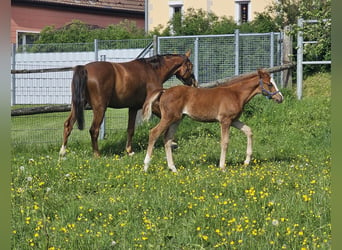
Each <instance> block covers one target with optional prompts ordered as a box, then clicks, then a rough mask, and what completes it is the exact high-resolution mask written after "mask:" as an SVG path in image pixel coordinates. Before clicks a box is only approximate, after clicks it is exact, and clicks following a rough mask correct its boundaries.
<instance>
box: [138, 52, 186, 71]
mask: <svg viewBox="0 0 342 250" xmlns="http://www.w3.org/2000/svg"><path fill="white" fill-rule="evenodd" d="M171 56H183V55H178V54H164V55H155V56H151V57H148V58H139V59H137V60H138V61H139V62H141V63H145V64H150V65H151V66H152V68H153V69H158V68H160V67H162V66H163V65H164V64H165V60H164V58H165V57H171Z"/></svg>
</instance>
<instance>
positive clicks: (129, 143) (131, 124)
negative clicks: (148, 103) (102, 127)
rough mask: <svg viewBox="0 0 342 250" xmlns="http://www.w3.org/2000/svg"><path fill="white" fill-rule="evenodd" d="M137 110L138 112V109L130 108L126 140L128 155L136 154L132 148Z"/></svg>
mask: <svg viewBox="0 0 342 250" xmlns="http://www.w3.org/2000/svg"><path fill="white" fill-rule="evenodd" d="M137 112H138V110H137V109H134V108H129V109H128V125H127V142H126V152H127V154H128V155H133V154H134V152H133V150H132V138H133V135H134V129H135V120H136V117H137Z"/></svg>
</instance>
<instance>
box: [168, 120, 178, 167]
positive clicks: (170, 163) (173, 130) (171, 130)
mask: <svg viewBox="0 0 342 250" xmlns="http://www.w3.org/2000/svg"><path fill="white" fill-rule="evenodd" d="M179 123H180V121H178V122H176V123H173V124H172V125H171V126H170V127H169V128H168V129H167V130H166V132H165V136H164V146H165V153H166V159H167V165H168V167H169V169H171V171H172V172H177V169H176V167H175V164H174V162H173V158H172V142H173V138H174V135H175V133H176V131H177V127H178V125H179Z"/></svg>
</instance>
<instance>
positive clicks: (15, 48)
mask: <svg viewBox="0 0 342 250" xmlns="http://www.w3.org/2000/svg"><path fill="white" fill-rule="evenodd" d="M16 53H17V45H16V44H15V43H14V44H12V58H11V59H12V69H16V67H15V66H16V65H15V64H16V60H15V57H16ZM15 80H16V79H15V74H12V98H11V99H12V100H11V105H15V104H16V98H15V96H16V94H15V90H16V84H15Z"/></svg>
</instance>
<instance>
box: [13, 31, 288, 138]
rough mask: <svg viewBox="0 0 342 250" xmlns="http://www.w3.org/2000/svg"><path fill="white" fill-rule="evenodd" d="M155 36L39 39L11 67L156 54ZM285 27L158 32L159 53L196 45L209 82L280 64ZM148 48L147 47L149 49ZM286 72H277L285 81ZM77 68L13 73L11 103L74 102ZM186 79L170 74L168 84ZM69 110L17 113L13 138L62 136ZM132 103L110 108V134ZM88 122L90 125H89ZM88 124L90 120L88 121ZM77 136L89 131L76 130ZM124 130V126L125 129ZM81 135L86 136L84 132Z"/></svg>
mask: <svg viewBox="0 0 342 250" xmlns="http://www.w3.org/2000/svg"><path fill="white" fill-rule="evenodd" d="M151 42H152V39H134V40H133V39H132V40H115V41H95V42H94V43H88V44H48V45H45V46H44V45H34V46H31V47H26V48H21V50H20V51H15V54H14V55H13V57H12V69H17V70H18V69H42V68H55V67H72V66H75V65H80V64H86V63H88V62H92V61H96V60H105V61H111V62H127V61H130V60H133V59H135V58H136V57H137V56H138V55H141V53H142V52H147V53H144V56H145V57H149V56H152V55H153V51H152V49H150V46H149V45H150V44H151ZM280 43H281V34H280V33H262V34H259V33H258V34H240V33H239V32H235V34H227V35H201V36H179V37H158V42H157V43H156V44H157V46H158V50H157V51H158V54H184V53H185V52H186V51H188V50H189V49H190V50H191V51H192V53H191V57H190V60H191V61H192V62H193V64H194V73H195V76H196V78H197V80H198V81H199V83H200V84H201V83H207V82H210V81H215V80H218V79H222V78H227V77H231V76H234V75H235V74H242V73H246V72H250V71H254V70H256V69H258V68H262V67H264V68H268V67H272V66H276V65H280V64H281V60H282V59H281V58H282V54H281V53H282V52H281V51H282V50H281V48H282V46H280ZM145 48H148V50H146V51H145ZM280 75H281V73H274V77H275V78H276V81H278V82H279V81H280ZM71 79H72V71H67V72H50V73H34V74H13V75H12V83H11V84H12V85H11V86H12V89H11V91H12V105H14V108H17V107H21V106H23V105H47V104H48V105H52V104H70V102H71V91H70V84H71ZM177 84H181V82H180V81H179V80H178V79H177V78H176V77H174V76H173V77H171V78H170V79H169V80H168V81H167V83H166V84H164V87H166V88H167V87H170V86H173V85H177ZM67 116H68V113H53V114H40V115H34V116H22V117H12V138H13V143H16V144H18V143H19V144H21V143H33V142H39V143H42V142H53V141H54V142H58V143H60V142H61V139H62V132H63V123H64V121H65V119H66V118H67ZM127 117H128V111H127V109H120V110H118V109H108V110H107V112H106V123H105V129H106V132H105V133H106V134H107V135H108V134H110V133H113V132H114V131H115V130H126V127H127V119H128V118H127ZM91 120H92V111H86V121H87V124H89V126H90V122H91ZM89 126H88V127H89ZM86 128H87V125H86ZM75 131H77V130H74V132H73V134H74V133H75V134H76V135H75V136H71V138H70V139H71V140H73V139H72V138H79V137H78V135H82V136H83V137H85V138H87V139H88V138H89V133H88V131H87V129H86V130H85V131H86V132H75ZM123 132H124V131H123ZM82 136H81V137H82Z"/></svg>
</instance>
